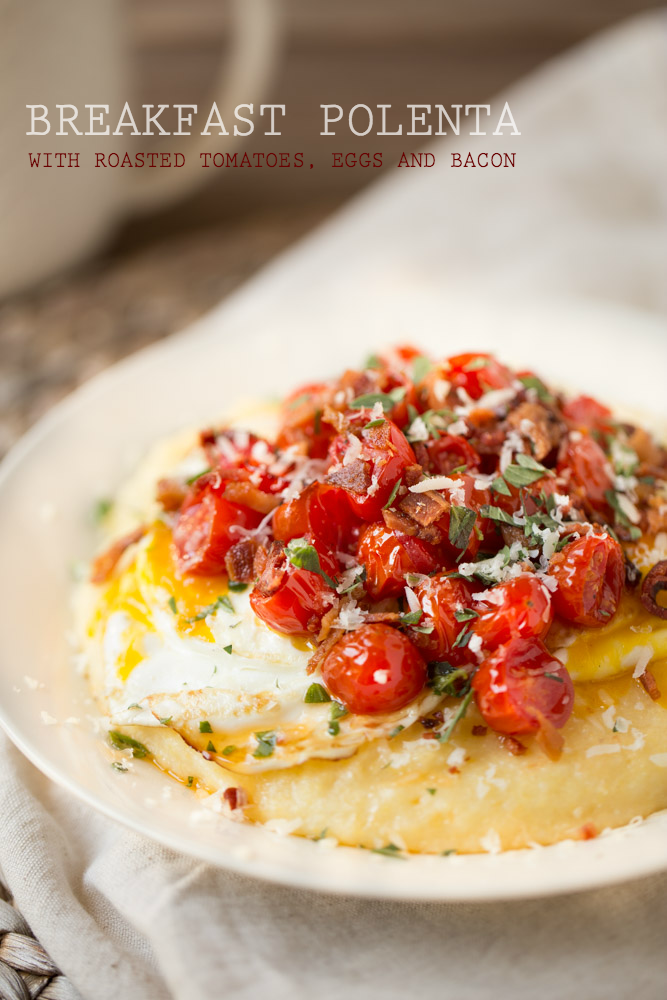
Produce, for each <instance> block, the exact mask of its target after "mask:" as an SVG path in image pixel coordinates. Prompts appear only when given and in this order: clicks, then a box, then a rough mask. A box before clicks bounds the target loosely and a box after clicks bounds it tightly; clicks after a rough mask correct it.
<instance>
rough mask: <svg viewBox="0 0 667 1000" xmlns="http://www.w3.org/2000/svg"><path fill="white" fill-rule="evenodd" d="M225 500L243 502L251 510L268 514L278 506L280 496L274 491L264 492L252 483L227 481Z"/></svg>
mask: <svg viewBox="0 0 667 1000" xmlns="http://www.w3.org/2000/svg"><path fill="white" fill-rule="evenodd" d="M225 500H230V501H231V502H232V503H240V504H244V505H245V506H246V507H250V509H251V510H256V511H257V512H258V513H259V514H270V513H271V511H272V510H275V509H276V507H278V506H280V497H277V496H276V495H275V493H265V492H264V490H260V489H258V488H257V487H256V486H254V485H253V483H244V482H241V483H234V482H231V483H227V486H226V487H225Z"/></svg>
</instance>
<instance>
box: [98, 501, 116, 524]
mask: <svg viewBox="0 0 667 1000" xmlns="http://www.w3.org/2000/svg"><path fill="white" fill-rule="evenodd" d="M112 509H113V500H109V499H108V497H102V498H101V499H100V500H97V501H96V502H95V506H94V507H93V520H94V521H95V523H96V524H99V523H100V522H101V521H103V520H104V518H105V517H107V516H108V515H109V514H110V513H111V511H112Z"/></svg>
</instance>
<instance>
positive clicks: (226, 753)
mask: <svg viewBox="0 0 667 1000" xmlns="http://www.w3.org/2000/svg"><path fill="white" fill-rule="evenodd" d="M235 750H236V747H235V746H234V744H233V743H230V744H229V746H228V747H225V749H224V750H223V751H222V756H223V757H231V755H232V754H233V753H234V752H235Z"/></svg>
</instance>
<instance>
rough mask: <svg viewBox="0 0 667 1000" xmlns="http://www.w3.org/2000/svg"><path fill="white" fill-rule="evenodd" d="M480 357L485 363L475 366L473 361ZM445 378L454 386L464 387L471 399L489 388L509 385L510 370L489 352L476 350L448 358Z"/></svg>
mask: <svg viewBox="0 0 667 1000" xmlns="http://www.w3.org/2000/svg"><path fill="white" fill-rule="evenodd" d="M480 359H483V360H484V361H486V364H485V365H484V366H483V367H481V368H476V367H475V362H476V361H478V360H480ZM471 366H472V367H471ZM445 378H446V379H447V381H448V382H450V383H451V385H453V386H454V387H455V388H457V389H459V388H460V389H464V390H465V392H467V394H468V395H469V396H470V398H471V399H479V398H480V396H483V395H484V393H485V392H488V391H489V390H490V389H504V388H506V387H507V386H508V385H511V383H512V372H511V371H510V370H509V368H506V367H505V366H504V365H501V364H500V362H499V361H496V359H495V358H494V357H493V356H492V355H491V354H484V353H483V352H481V351H477V352H472V353H470V352H468V353H466V354H456V355H455V356H454V357H451V358H448V359H447V371H446V373H445Z"/></svg>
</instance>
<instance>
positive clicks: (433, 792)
mask: <svg viewBox="0 0 667 1000" xmlns="http://www.w3.org/2000/svg"><path fill="white" fill-rule="evenodd" d="M437 790H438V789H437V788H427V789H426V791H427V792H428V794H429V795H435V793H436V792H437Z"/></svg>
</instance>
